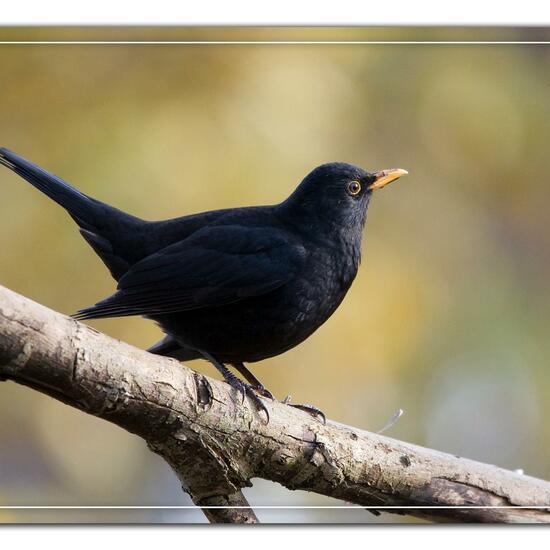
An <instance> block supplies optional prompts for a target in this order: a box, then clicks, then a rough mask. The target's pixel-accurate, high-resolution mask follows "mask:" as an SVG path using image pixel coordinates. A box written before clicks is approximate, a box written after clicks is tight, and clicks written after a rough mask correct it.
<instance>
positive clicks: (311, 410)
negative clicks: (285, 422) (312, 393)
mask: <svg viewBox="0 0 550 550" xmlns="http://www.w3.org/2000/svg"><path fill="white" fill-rule="evenodd" d="M291 399H292V397H291V396H290V395H287V396H286V397H285V398H284V399H283V400H282V403H283V404H284V405H288V406H289V407H294V408H295V409H300V410H301V411H304V412H307V413H308V414H310V415H311V416H315V417H320V418H321V420H322V421H323V424H326V423H327V417H326V416H325V413H324V412H323V411H322V410H321V409H318V408H317V407H315V406H314V405H308V404H307V403H304V404H301V405H293V404H291V402H290V400H291Z"/></svg>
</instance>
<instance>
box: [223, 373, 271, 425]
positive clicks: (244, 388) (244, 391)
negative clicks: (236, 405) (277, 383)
mask: <svg viewBox="0 0 550 550" xmlns="http://www.w3.org/2000/svg"><path fill="white" fill-rule="evenodd" d="M227 382H228V383H229V384H230V385H231V386H232V387H233V388H235V389H236V390H237V391H238V392H239V393H240V394H241V396H242V403H243V404H244V399H245V397H246V396H248V397H249V398H250V400H251V401H252V402H253V403H254V405H255V406H256V408H257V409H259V410H260V411H263V412H264V413H265V416H266V419H267V422H266V424H269V411H268V410H267V407H266V406H265V404H264V403H263V401H262V400H261V399H260V398H259V397H258V393H260V394H261V395H263V396H264V397H269V398H270V399H273V396H272V395H271V393H270V392H269V391H267V390H266V389H265V388H263V386H262V387H261V388H257V387H254V386H251V385H250V384H247V383H245V382H242V381H241V380H239V379H238V378H237V377H234V378H232V379H229V380H227Z"/></svg>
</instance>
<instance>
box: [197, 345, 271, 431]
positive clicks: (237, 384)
mask: <svg viewBox="0 0 550 550" xmlns="http://www.w3.org/2000/svg"><path fill="white" fill-rule="evenodd" d="M201 355H202V356H203V357H204V358H205V359H206V360H207V361H210V363H212V365H214V366H215V367H216V368H217V369H218V370H219V371H220V373H221V374H222V376H223V378H224V380H225V381H226V382H227V383H228V384H229V385H230V386H231V387H233V388H235V389H236V390H237V391H238V392H239V393H240V394H241V395H242V398H243V403H244V398H245V395H247V396H248V397H250V400H251V401H252V402H253V403H254V405H256V407H257V408H258V409H260V410H262V411H264V413H265V415H266V417H267V422H269V411H268V410H267V407H266V406H265V405H264V403H263V402H262V400H261V399H260V398H259V397H258V395H257V393H256V391H255V390H254V388H253V387H252V386H251V385H250V384H246V383H245V382H243V381H242V380H240V379H239V378H237V377H236V376H235V375H234V374H233V373H232V372H231V371H230V370H229V369H228V368H227V367H226V366H225V365H224V364H223V363H221V362H220V361H218V360H217V359H216V358H215V357H214V356H213V355H210V354H209V353H208V352H206V351H201Z"/></svg>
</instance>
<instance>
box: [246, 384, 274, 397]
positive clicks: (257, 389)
mask: <svg viewBox="0 0 550 550" xmlns="http://www.w3.org/2000/svg"><path fill="white" fill-rule="evenodd" d="M250 387H251V388H252V389H253V390H254V391H255V392H256V393H257V394H258V395H261V396H262V397H266V398H267V399H271V400H272V401H274V400H275V397H273V394H272V393H271V392H270V391H269V390H267V389H266V388H264V387H263V386H262V385H261V384H259V385H253V386H250Z"/></svg>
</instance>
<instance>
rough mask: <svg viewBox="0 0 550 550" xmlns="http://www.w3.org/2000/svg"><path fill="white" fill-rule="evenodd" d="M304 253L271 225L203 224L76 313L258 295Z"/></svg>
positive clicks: (172, 307)
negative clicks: (103, 296) (107, 296)
mask: <svg viewBox="0 0 550 550" xmlns="http://www.w3.org/2000/svg"><path fill="white" fill-rule="evenodd" d="M305 255H306V251H305V249H304V248H303V246H301V245H299V244H298V243H296V242H294V241H293V240H292V239H291V238H290V237H289V236H288V235H287V234H285V233H283V232H281V231H277V230H276V229H274V228H263V227H243V226H238V225H227V226H213V227H205V228H203V229H201V230H199V231H197V232H196V233H194V234H193V235H191V236H190V237H188V238H187V239H185V240H183V241H180V242H178V243H175V244H173V245H170V246H168V247H166V248H164V249H163V250H161V251H160V252H157V253H155V254H152V255H151V256H148V257H146V258H144V259H143V260H141V261H140V262H138V263H137V264H135V265H134V266H132V267H131V268H130V270H129V271H128V272H127V273H126V274H125V275H123V276H122V278H121V279H120V280H119V284H118V290H117V292H116V293H115V294H113V295H112V296H110V297H109V298H106V299H105V300H102V301H101V302H98V303H97V304H95V305H94V306H91V307H88V308H86V309H82V310H80V311H79V312H78V313H77V314H76V315H75V317H76V318H77V319H93V318H99V317H122V316H128V315H146V316H154V315H163V314H168V313H177V312H181V311H188V310H193V309H200V308H207V307H215V306H222V305H226V304H230V303H233V302H238V301H240V300H244V299H246V298H250V297H253V296H261V295H263V294H267V293H269V292H272V291H273V290H275V289H277V288H279V287H281V286H282V285H284V284H286V283H288V282H289V281H290V280H292V279H293V278H294V277H295V276H296V274H297V273H298V271H299V270H300V269H301V267H302V265H303V261H304V259H305Z"/></svg>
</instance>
